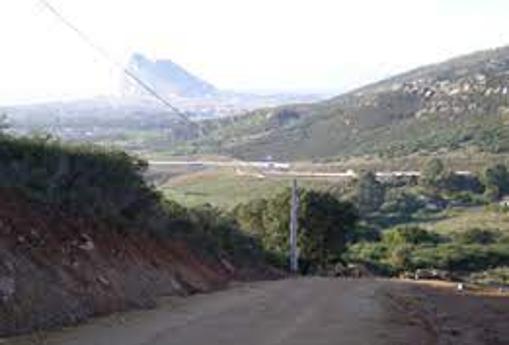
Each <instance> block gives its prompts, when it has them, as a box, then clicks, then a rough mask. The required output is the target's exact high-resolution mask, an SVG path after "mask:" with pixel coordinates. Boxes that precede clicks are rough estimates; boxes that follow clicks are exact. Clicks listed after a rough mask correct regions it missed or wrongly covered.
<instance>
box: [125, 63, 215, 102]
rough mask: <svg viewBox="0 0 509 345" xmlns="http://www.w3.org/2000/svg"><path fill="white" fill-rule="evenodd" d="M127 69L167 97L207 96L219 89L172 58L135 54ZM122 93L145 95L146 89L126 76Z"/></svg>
mask: <svg viewBox="0 0 509 345" xmlns="http://www.w3.org/2000/svg"><path fill="white" fill-rule="evenodd" d="M127 69H128V70H129V71H131V72H133V73H134V74H135V75H136V76H137V77H139V78H140V79H141V81H143V82H144V83H145V84H147V85H148V86H150V87H152V88H153V89H154V90H155V91H156V92H158V93H160V94H161V95H163V96H166V97H169V96H179V97H206V96H210V95H213V94H214V93H216V91H217V90H216V88H215V87H214V86H213V85H212V84H210V83H208V82H206V81H204V80H202V79H200V78H198V77H196V76H195V75H193V74H191V73H189V72H188V71H186V70H185V69H184V68H182V67H180V66H179V65H177V64H176V63H174V62H172V61H171V60H155V61H152V60H150V59H148V58H146V57H145V56H143V55H141V54H133V56H132V57H131V59H130V61H129V64H128V66H127ZM122 93H124V94H126V95H144V94H146V91H145V90H143V89H142V88H141V87H140V86H138V85H136V84H135V83H134V82H132V81H131V80H128V79H127V78H126V79H125V80H124V81H123V83H122Z"/></svg>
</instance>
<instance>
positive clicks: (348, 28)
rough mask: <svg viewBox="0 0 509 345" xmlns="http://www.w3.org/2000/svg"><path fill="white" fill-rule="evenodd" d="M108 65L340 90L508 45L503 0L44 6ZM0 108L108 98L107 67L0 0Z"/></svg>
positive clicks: (68, 0) (150, 1) (157, 0)
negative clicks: (167, 64)
mask: <svg viewBox="0 0 509 345" xmlns="http://www.w3.org/2000/svg"><path fill="white" fill-rule="evenodd" d="M51 3H53V5H54V6H55V7H57V8H58V9H59V10H60V11H61V12H62V13H63V14H64V15H65V16H67V17H68V18H69V19H70V20H72V21H73V23H74V24H75V25H76V26H78V27H79V28H81V29H82V30H83V31H84V32H86V33H87V35H89V36H90V37H92V38H93V39H94V40H95V41H96V42H97V43H98V44H99V45H101V46H103V47H105V48H106V49H107V50H108V51H109V52H110V53H111V54H112V55H113V56H114V57H115V58H116V59H117V60H120V61H126V60H127V58H128V56H129V55H130V53H132V52H133V51H139V52H142V53H144V54H147V55H148V56H150V57H153V58H170V59H172V60H174V61H175V62H177V63H179V64H181V65H182V66H184V67H185V68H187V69H189V70H190V71H192V72H193V73H195V74H197V75H199V76H201V77H203V78H205V79H206V80H208V81H209V82H211V83H213V84H215V85H216V86H218V87H220V88H226V89H237V90H291V91H335V92H339V91H343V90H346V89H350V88H353V87H356V86H359V85H361V84H364V83H367V82H370V81H374V80H376V79H380V78H382V77H386V76H389V75H391V74H394V73H397V72H401V71H404V70H406V69H408V68H412V67H416V66H418V65H421V64H426V63H431V62H437V61H440V60H442V59H445V58H448V57H452V56H454V55H458V54H463V53H468V52H471V51H474V50H478V49H484V48H491V47H496V46H502V45H506V44H509V22H508V13H509V1H507V0H419V1H413V0H352V1H341V0H51ZM0 43H1V50H0V104H13V103H19V102H25V101H31V102H34V101H43V100H55V99H62V98H72V97H86V96H91V95H96V94H109V93H112V92H114V91H115V90H116V89H117V85H118V79H119V75H118V74H119V72H118V71H117V70H116V69H115V68H113V67H111V66H110V65H109V64H108V63H107V62H105V61H104V60H103V59H102V58H101V57H100V56H98V55H97V54H96V53H95V52H94V51H92V50H91V49H90V48H89V47H88V46H86V45H85V44H83V42H82V41H80V39H79V38H78V37H77V36H76V35H75V33H73V32H72V31H70V30H69V29H68V28H66V27H64V26H63V25H62V24H61V23H60V22H58V21H57V20H56V19H55V17H53V16H52V14H51V13H49V12H48V11H47V10H46V9H45V8H44V7H43V6H41V5H40V3H38V1H37V0H2V1H0Z"/></svg>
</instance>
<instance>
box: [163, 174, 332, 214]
mask: <svg viewBox="0 0 509 345" xmlns="http://www.w3.org/2000/svg"><path fill="white" fill-rule="evenodd" d="M291 181H292V179H291V178H276V179H274V178H257V177H254V176H243V175H237V174H236V173H235V171H233V170H231V169H211V170H207V171H201V172H197V173H191V174H187V175H181V176H177V177H175V178H171V179H170V180H169V181H167V182H166V183H165V184H163V185H162V186H161V187H160V188H161V190H162V191H163V192H164V194H165V195H166V196H167V197H169V198H170V199H173V200H175V201H177V202H179V203H182V204H183V205H186V206H197V205H201V204H206V203H209V204H211V205H213V206H217V207H220V208H223V209H231V208H233V207H234V206H236V205H237V204H239V203H244V202H247V201H250V200H253V199H259V198H268V197H271V196H274V195H276V194H278V193H279V192H281V191H283V190H284V189H285V188H288V187H290V185H291ZM299 185H300V186H301V187H305V188H311V189H318V190H325V189H328V188H331V187H333V186H334V182H332V181H323V180H306V179H299Z"/></svg>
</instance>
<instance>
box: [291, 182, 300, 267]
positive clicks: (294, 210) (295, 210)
mask: <svg viewBox="0 0 509 345" xmlns="http://www.w3.org/2000/svg"><path fill="white" fill-rule="evenodd" d="M298 214H299V194H298V192H297V180H295V179H294V180H293V183H292V204H291V207H290V271H291V272H293V273H297V272H298V271H299V249H298V248H297V228H298V226H299V224H298V220H297V217H298Z"/></svg>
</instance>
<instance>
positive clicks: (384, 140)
mask: <svg viewBox="0 0 509 345" xmlns="http://www.w3.org/2000/svg"><path fill="white" fill-rule="evenodd" d="M508 105H509V47H505V48H500V49H494V50H489V51H483V52H478V53H474V54H471V55H466V56H462V57H459V58H455V59H452V60H449V61H446V62H443V63H440V64H436V65H430V66H426V67H422V68H419V69H416V70H413V71H410V72H408V73H405V74H402V75H398V76H395V77H393V78H390V79H387V80H384V81H381V82H378V83H375V84H372V85H368V86H366V87H363V88H360V89H358V90H355V91H352V92H350V93H347V94H344V95H341V96H338V97H335V98H332V99H330V100H327V101H324V102H320V103H315V104H311V105H293V106H286V107H280V108H276V109H262V110H259V111H256V112H253V113H252V114H250V116H245V117H239V118H237V119H236V120H235V121H230V122H226V121H222V122H210V123H208V124H207V126H208V132H207V135H206V136H205V137H204V138H201V139H200V140H198V141H197V142H194V143H193V147H194V148H196V147H198V148H199V149H200V150H203V151H216V152H220V153H227V154H233V155H234V156H237V157H240V158H245V159H262V158H265V157H267V156H272V157H273V158H276V159H313V158H320V157H331V156H348V155H362V154H378V155H381V156H395V155H405V154H409V153H414V152H419V151H421V152H422V151H425V152H434V151H437V150H440V149H446V150H458V149H463V148H466V147H476V148H477V149H479V150H482V151H489V152H506V151H508V150H509V131H508V129H509V127H508V124H509V111H508Z"/></svg>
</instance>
